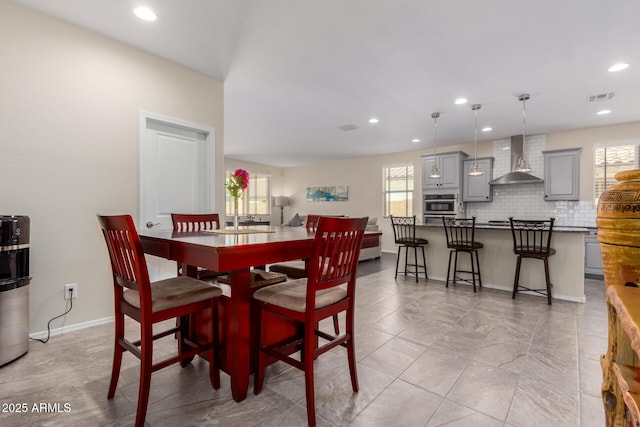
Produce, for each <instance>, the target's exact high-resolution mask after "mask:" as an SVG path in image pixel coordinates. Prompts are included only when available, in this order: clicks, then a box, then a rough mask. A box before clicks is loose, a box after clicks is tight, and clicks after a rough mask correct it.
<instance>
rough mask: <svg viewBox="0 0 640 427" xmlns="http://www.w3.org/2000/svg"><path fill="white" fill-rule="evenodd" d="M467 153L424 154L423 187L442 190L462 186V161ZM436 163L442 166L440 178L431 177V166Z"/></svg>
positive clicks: (424, 188)
mask: <svg viewBox="0 0 640 427" xmlns="http://www.w3.org/2000/svg"><path fill="white" fill-rule="evenodd" d="M466 158H467V154H466V153H464V152H462V151H455V152H452V153H442V154H438V155H435V156H433V155H431V156H422V189H423V190H441V189H454V188H460V176H461V171H462V161H463V160H464V159H466ZM434 163H436V164H437V165H438V166H439V167H440V175H441V176H440V178H430V177H429V175H430V174H431V168H432V167H433V164H434Z"/></svg>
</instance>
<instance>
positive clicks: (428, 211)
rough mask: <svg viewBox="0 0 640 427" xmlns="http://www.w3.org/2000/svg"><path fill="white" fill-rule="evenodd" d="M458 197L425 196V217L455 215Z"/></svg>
mask: <svg viewBox="0 0 640 427" xmlns="http://www.w3.org/2000/svg"><path fill="white" fill-rule="evenodd" d="M457 203H458V196H457V195H456V194H425V195H424V213H425V215H441V214H445V215H447V214H449V215H455V213H456V205H457Z"/></svg>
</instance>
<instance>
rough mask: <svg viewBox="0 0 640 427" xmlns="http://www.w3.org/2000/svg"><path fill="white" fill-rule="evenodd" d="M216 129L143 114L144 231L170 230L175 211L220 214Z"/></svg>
mask: <svg viewBox="0 0 640 427" xmlns="http://www.w3.org/2000/svg"><path fill="white" fill-rule="evenodd" d="M213 144H214V139H213V131H212V130H211V129H206V128H205V127H202V126H197V125H193V124H188V123H184V122H179V121H176V120H172V119H167V118H160V117H158V116H155V115H150V114H148V113H143V114H142V115H141V136H140V218H139V223H138V227H139V228H140V229H148V228H154V229H157V228H160V229H170V228H171V227H172V226H171V213H172V212H180V213H205V212H214V200H215V198H214V197H213V188H214V186H213V185H212V181H213V177H214V174H213V164H214V159H213V156H214V147H213Z"/></svg>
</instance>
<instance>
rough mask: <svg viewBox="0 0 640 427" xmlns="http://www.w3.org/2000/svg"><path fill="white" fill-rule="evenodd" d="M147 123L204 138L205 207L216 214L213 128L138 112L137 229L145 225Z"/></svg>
mask: <svg viewBox="0 0 640 427" xmlns="http://www.w3.org/2000/svg"><path fill="white" fill-rule="evenodd" d="M149 121H154V122H158V123H161V124H163V125H167V126H171V127H176V128H181V129H186V130H189V131H193V132H198V133H202V134H203V135H204V136H205V142H204V143H205V176H206V179H205V207H206V208H208V209H209V211H210V212H216V209H215V208H216V206H215V205H216V194H215V191H216V186H215V185H214V182H215V178H216V177H215V175H214V173H215V168H214V165H215V164H216V159H215V155H216V149H215V148H216V136H215V128H212V127H209V126H205V125H201V124H198V123H193V122H188V121H185V120H179V119H175V118H173V117H167V116H162V115H160V114H155V113H150V112H148V111H140V115H139V136H138V138H139V139H138V155H139V156H140V159H139V162H138V163H139V168H140V169H139V171H138V181H139V194H138V228H139V229H141V227H142V226H143V225H144V224H145V221H146V219H145V218H146V217H147V216H146V211H145V203H144V196H143V195H144V180H143V177H144V176H146V175H145V174H146V172H147V170H146V164H145V162H144V160H145V157H144V152H145V144H146V132H147V130H148V127H147V123H149Z"/></svg>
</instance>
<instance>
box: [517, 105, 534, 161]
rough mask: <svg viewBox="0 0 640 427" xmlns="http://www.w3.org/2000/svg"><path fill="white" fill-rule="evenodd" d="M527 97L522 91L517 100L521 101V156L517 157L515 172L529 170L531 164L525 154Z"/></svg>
mask: <svg viewBox="0 0 640 427" xmlns="http://www.w3.org/2000/svg"><path fill="white" fill-rule="evenodd" d="M528 99H529V94H528V93H523V94H522V95H520V96H519V97H518V101H522V157H520V158H519V159H518V164H517V165H516V172H531V171H532V170H533V169H531V165H530V164H529V160H527V156H526V155H525V153H526V150H525V144H526V143H527V134H526V131H525V124H526V119H527V113H526V103H527V100H528Z"/></svg>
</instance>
